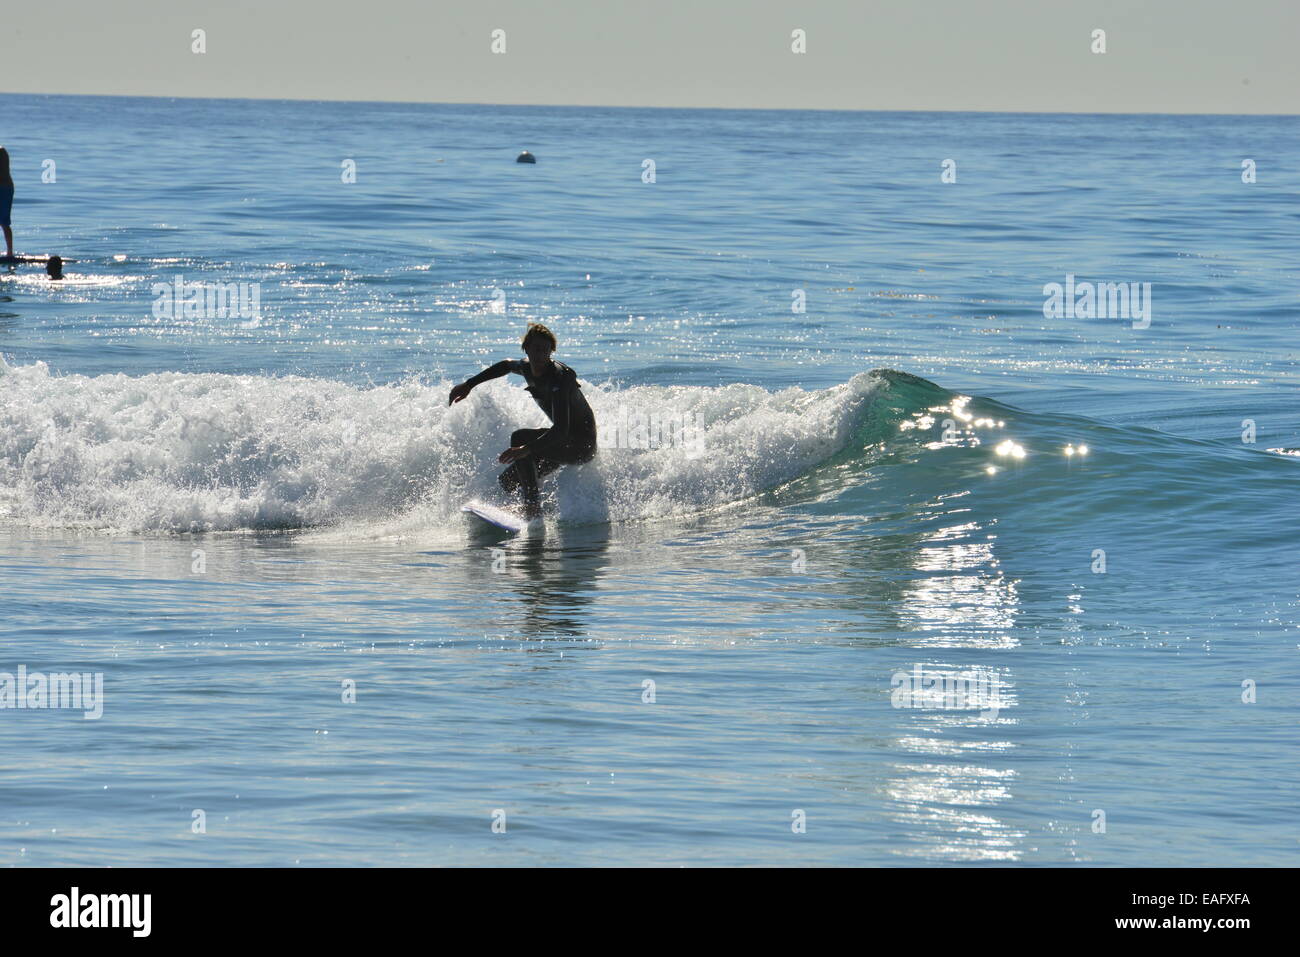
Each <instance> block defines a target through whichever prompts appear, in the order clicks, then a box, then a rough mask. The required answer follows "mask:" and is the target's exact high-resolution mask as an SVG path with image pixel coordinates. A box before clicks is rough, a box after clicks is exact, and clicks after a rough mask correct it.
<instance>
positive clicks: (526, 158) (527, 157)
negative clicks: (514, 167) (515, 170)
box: [515, 150, 537, 163]
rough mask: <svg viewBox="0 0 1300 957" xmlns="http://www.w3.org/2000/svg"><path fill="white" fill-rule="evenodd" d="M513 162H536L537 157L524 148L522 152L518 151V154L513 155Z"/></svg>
mask: <svg viewBox="0 0 1300 957" xmlns="http://www.w3.org/2000/svg"><path fill="white" fill-rule="evenodd" d="M515 162H516V163H536V162H537V157H536V156H534V155H533V154H532V153H530V152H528V150H524V151H523V152H522V153H520V154H519V155H518V156H516V157H515Z"/></svg>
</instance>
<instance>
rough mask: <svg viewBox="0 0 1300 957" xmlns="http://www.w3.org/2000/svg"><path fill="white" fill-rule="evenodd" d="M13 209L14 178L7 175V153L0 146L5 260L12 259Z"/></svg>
mask: <svg viewBox="0 0 1300 957" xmlns="http://www.w3.org/2000/svg"><path fill="white" fill-rule="evenodd" d="M13 207H14V178H13V177H12V176H10V175H9V151H8V150H7V149H5V148H4V147H3V146H0V227H4V231H5V258H6V259H13V258H14V231H13V230H12V229H10V228H9V217H10V214H11V213H12V212H13Z"/></svg>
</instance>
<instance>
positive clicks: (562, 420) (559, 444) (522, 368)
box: [447, 322, 596, 519]
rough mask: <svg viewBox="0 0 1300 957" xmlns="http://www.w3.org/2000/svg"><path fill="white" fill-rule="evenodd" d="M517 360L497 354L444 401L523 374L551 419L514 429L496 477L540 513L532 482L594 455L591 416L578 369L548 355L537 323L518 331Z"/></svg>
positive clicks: (530, 514)
mask: <svg viewBox="0 0 1300 957" xmlns="http://www.w3.org/2000/svg"><path fill="white" fill-rule="evenodd" d="M522 345H523V350H524V352H525V353H526V354H527V355H528V359H527V361H525V360H523V359H502V360H501V361H500V362H498V363H496V364H495V365H491V366H488V367H487V368H486V369H484V370H483V371H482V372H480V373H479V374H478V375H476V376H474V377H473V378H472V379H466V380H465V381H464V382H462V383H461V384H460V385H458V386H455V387H454V388H453V389H452V390H451V397H450V398H449V399H448V400H447V404H448V405H451V404H452V403H453V402H459V401H460V400H461V399H463V398H465V396H467V395H469V394H470V391H471V390H472V389H473V388H474V386H476V385H478V384H479V383H482V382H486V381H488V380H489V379H498V378H500V377H501V376H503V375H506V374H508V373H511V372H513V373H514V374H515V375H521V376H523V377H524V381H525V382H526V383H527V384H528V391H529V392H531V393H532V396H533V400H534V401H535V402H536V403H537V404H538V406H540V407H541V410H542V411H543V412H545V413H546V417H547V418H548V419H550V420H551V427H550V428H549V429H519V430H517V431H515V432H514V433H513V434H512V435H511V436H510V448H508V449H506V450H505V451H504V452H502V453H501V456H500V458H499V459H498V461H500V462H502V463H503V464H506V465H509V466H510V468H508V469H506V470H505V471H504V472H502V473H501V476H500V479H499V481H500V482H501V487H502V488H503V489H505V491H506V494H508V495H513V494H514V493H515V491H516V490H519V489H522V492H523V500H524V515H525V517H527V518H530V519H531V518H536V517H538V516H539V515H541V514H542V507H541V502H540V493H539V490H538V482H539V481H540V480H541V478H542V476H544V475H547V474H549V473H550V472H554V471H555V470H556V469H558V468H559V467H560V466H561V465H576V464H578V463H579V462H588V461H590V460H591V459H592V457H593V456H595V454H596V416H595V414H594V413H592V411H591V406H589V405H588V404H587V400H586V398H585V397H584V396H583V394H582V389H581V388H580V387H579V386H578V374H577V373H576V372H574V371H573V370H572V369H570V368H569V367H568V366H566V365H565V364H564V363H562V362H556V361H554V360H553V359H552V358H551V353H553V352H554V351H555V347H556V345H557V343H556V340H555V334H554V333H553V332H551V330H550V329H547V328H546V327H545V326H544V325H542V324H541V323H536V322H531V323H529V324H528V331H527V332H526V333H524V339H523V343H522Z"/></svg>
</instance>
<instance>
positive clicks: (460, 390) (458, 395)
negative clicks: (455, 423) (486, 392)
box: [447, 382, 474, 405]
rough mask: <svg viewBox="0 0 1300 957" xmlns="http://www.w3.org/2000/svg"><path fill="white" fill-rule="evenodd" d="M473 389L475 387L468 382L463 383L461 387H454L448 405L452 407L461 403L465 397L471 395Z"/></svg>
mask: <svg viewBox="0 0 1300 957" xmlns="http://www.w3.org/2000/svg"><path fill="white" fill-rule="evenodd" d="M472 388H474V387H473V386H472V385H470V384H469V383H468V382H462V383H461V384H460V385H454V386H452V387H451V396H450V397H449V398H448V399H447V404H448V405H451V404H452V403H453V402H459V401H460V400H461V399H463V398H465V396H467V395H469V390H470V389H472Z"/></svg>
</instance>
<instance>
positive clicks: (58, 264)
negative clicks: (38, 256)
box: [45, 256, 63, 279]
mask: <svg viewBox="0 0 1300 957" xmlns="http://www.w3.org/2000/svg"><path fill="white" fill-rule="evenodd" d="M45 272H46V273H47V274H48V275H49V277H50V278H51V279H62V278H63V257H62V256H51V257H50V258H49V260H48V261H47V262H46V263H45Z"/></svg>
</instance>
